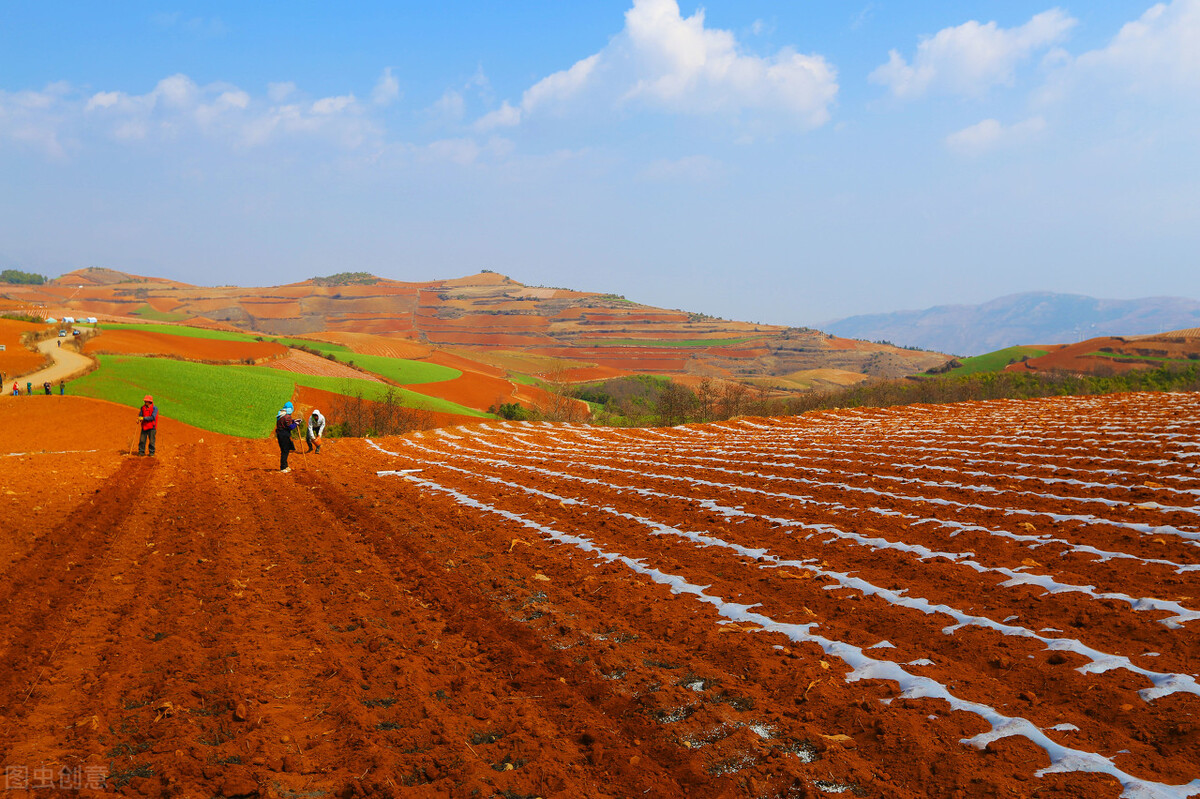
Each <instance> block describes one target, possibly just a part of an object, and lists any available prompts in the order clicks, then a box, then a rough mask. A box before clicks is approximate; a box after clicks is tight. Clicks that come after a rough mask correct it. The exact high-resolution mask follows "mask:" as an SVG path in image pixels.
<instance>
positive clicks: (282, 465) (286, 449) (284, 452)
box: [275, 433, 296, 471]
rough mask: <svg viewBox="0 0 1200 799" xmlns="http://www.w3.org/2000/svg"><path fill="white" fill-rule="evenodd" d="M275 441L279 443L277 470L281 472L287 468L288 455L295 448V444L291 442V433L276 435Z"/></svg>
mask: <svg viewBox="0 0 1200 799" xmlns="http://www.w3.org/2000/svg"><path fill="white" fill-rule="evenodd" d="M275 440H276V441H278V442H279V469H280V471H283V470H284V469H286V468H287V467H288V465H287V459H288V453H290V452H291V451H292V450H294V449H295V448H296V444H295V443H294V442H293V441H292V434H291V433H276V434H275Z"/></svg>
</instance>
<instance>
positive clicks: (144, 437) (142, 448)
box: [138, 427, 158, 455]
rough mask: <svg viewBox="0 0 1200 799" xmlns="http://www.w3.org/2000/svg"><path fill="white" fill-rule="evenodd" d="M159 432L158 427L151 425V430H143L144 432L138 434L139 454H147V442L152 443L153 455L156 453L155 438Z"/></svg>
mask: <svg viewBox="0 0 1200 799" xmlns="http://www.w3.org/2000/svg"><path fill="white" fill-rule="evenodd" d="M157 433H158V428H157V427H151V428H150V429H149V430H143V431H142V434H141V435H140V436H138V454H139V455H145V454H146V444H149V445H150V454H151V455H153V454H154V439H155V438H157V435H156V434H157Z"/></svg>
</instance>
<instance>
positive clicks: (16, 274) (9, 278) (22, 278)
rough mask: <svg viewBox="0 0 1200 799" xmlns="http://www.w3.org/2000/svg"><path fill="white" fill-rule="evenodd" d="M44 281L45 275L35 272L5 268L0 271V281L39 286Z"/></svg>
mask: <svg viewBox="0 0 1200 799" xmlns="http://www.w3.org/2000/svg"><path fill="white" fill-rule="evenodd" d="M45 282H46V276H45V275H39V274H37V273H36V272H22V271H21V270H19V269H5V270H4V271H3V272H0V283H13V284H16V285H24V286H40V285H42V284H43V283H45Z"/></svg>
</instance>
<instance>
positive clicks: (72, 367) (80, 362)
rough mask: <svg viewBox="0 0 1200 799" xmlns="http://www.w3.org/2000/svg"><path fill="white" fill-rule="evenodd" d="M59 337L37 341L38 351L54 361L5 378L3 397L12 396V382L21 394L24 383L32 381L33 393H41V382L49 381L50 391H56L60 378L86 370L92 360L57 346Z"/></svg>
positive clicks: (66, 378)
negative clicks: (17, 386)
mask: <svg viewBox="0 0 1200 799" xmlns="http://www.w3.org/2000/svg"><path fill="white" fill-rule="evenodd" d="M61 341H62V339H61V338H48V339H46V340H45V341H40V342H38V345H37V348H38V351H39V352H42V353H45V354H46V355H49V356H50V357H51V358H52V359H53V360H54V363H53V364H52V365H51V366H48V367H46V368H45V369H39V370H38V371H36V372H32V373H30V374H26V375H21V376H20V377H16V378H10V379H8V380H6V381H5V382H6V384H7V385H5V386H4V389H5V390H4V391H3V392H0V394H2V395H3V396H5V397H10V398H11V397H12V384H13V383H14V382H15V383H17V384H18V385H19V386H20V388H21V394H22V396H24V394H25V384H26V383H32V384H33V390H34V392H35V393H38V394H40V393H42V384H43V383H47V382H48V383H50V384H51V387H52V391H53V392H54V393H55V394H57V393H58V382H59V381H60V380H68V379H70V378H72V377H74V376H76V375H79V374H82V373H84V372H86V371H87V370H88V369H89V368H90V367H91V365H92V360H91V359H90V358H88V357H87V356H85V355H80V354H79V353H78V352H76V351H75V350H73V349H70V348H69V347H62V346H59V342H61Z"/></svg>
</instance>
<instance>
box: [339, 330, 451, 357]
mask: <svg viewBox="0 0 1200 799" xmlns="http://www.w3.org/2000/svg"><path fill="white" fill-rule="evenodd" d="M318 335H319V337H320V339H321V340H322V341H331V342H333V343H334V344H345V345H346V346H347V347H349V348H350V349H352V350H354V351H355V352H361V353H362V354H363V355H385V356H387V357H389V358H411V359H421V358H427V357H429V354H430V353H431V352H433V351H434V350H433V348H432V347H430V346H429V345H427V344H420V343H418V342H416V341H410V340H408V339H403V338H394V337H392V336H379V335H375V334H372V333H349V332H328V331H327V332H324V333H320V334H318Z"/></svg>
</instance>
